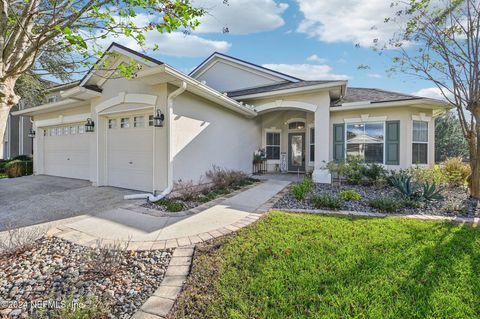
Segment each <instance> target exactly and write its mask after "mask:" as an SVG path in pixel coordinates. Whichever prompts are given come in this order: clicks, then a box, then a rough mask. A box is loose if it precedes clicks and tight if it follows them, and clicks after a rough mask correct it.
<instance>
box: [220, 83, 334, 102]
mask: <svg viewBox="0 0 480 319" xmlns="http://www.w3.org/2000/svg"><path fill="white" fill-rule="evenodd" d="M333 82H338V81H300V82H286V83H279V84H272V85H266V86H259V87H255V88H250V89H244V90H237V91H230V92H227V95H228V96H229V97H233V98H234V97H236V96H242V95H250V94H257V93H264V92H271V91H279V90H286V89H294V88H299V87H305V86H311V85H317V84H324V83H333Z"/></svg>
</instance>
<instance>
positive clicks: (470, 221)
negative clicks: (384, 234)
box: [275, 207, 480, 226]
mask: <svg viewBox="0 0 480 319" xmlns="http://www.w3.org/2000/svg"><path fill="white" fill-rule="evenodd" d="M275 210H278V211H283V212H287V213H301V214H317V215H332V216H354V217H355V216H356V217H374V218H385V217H400V218H409V219H418V220H431V221H446V222H454V223H467V224H473V225H475V226H478V225H480V217H459V216H455V217H448V216H439V215H426V214H425V215H422V214H409V215H406V214H386V213H368V212H356V211H348V210H336V211H333V210H322V209H286V208H281V207H280V208H275Z"/></svg>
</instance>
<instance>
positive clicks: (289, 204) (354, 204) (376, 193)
mask: <svg viewBox="0 0 480 319" xmlns="http://www.w3.org/2000/svg"><path fill="white" fill-rule="evenodd" d="M345 189H353V190H355V191H357V192H358V193H359V194H360V195H361V196H362V199H361V200H351V201H344V203H343V207H342V210H347V211H359V212H374V213H387V212H383V211H379V210H377V209H374V208H372V207H370V206H369V204H368V203H369V201H371V200H373V199H377V198H382V197H394V198H398V199H399V200H400V196H399V193H398V192H397V191H396V189H395V188H393V187H391V186H388V185H382V186H363V185H362V186H361V185H342V186H333V185H329V184H315V186H314V190H313V191H312V192H310V193H309V194H308V195H307V196H306V198H305V199H304V200H302V201H298V200H296V199H295V198H294V197H293V196H292V195H291V193H290V192H286V194H285V195H284V196H283V197H282V198H281V199H280V200H279V201H277V203H276V204H275V205H274V207H275V208H278V209H282V208H284V209H316V207H314V205H313V203H312V201H311V199H312V197H313V196H317V195H325V194H329V195H335V194H337V193H338V192H340V191H342V190H345ZM441 194H442V196H443V199H442V200H438V201H428V202H423V203H422V204H421V207H419V208H408V207H404V208H402V209H400V210H398V211H396V212H394V213H395V214H425V215H440V216H451V217H453V216H461V217H480V205H479V202H478V201H477V200H474V199H471V198H470V197H469V196H468V192H467V189H466V188H464V187H457V188H444V189H443V190H442V193H441Z"/></svg>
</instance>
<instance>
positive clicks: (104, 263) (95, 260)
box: [88, 240, 130, 277]
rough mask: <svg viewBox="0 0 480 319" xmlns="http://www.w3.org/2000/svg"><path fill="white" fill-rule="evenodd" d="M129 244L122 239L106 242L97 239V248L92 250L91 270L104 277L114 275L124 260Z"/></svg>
mask: <svg viewBox="0 0 480 319" xmlns="http://www.w3.org/2000/svg"><path fill="white" fill-rule="evenodd" d="M129 244H130V242H127V243H126V244H123V243H122V242H120V241H114V242H113V243H108V244H104V243H103V241H102V240H97V241H96V243H95V248H94V249H92V250H91V251H90V258H89V263H88V269H89V272H90V273H93V274H95V275H101V276H102V277H109V276H112V275H114V274H115V273H116V272H117V271H119V270H120V268H121V265H122V263H123V262H124V256H125V254H126V253H127V249H128V246H129Z"/></svg>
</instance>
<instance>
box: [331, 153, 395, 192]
mask: <svg viewBox="0 0 480 319" xmlns="http://www.w3.org/2000/svg"><path fill="white" fill-rule="evenodd" d="M325 167H326V169H328V170H329V172H330V173H331V174H332V175H334V176H337V177H338V178H339V179H340V180H341V179H345V180H346V182H347V183H348V184H351V185H357V184H361V183H365V182H367V183H370V184H375V183H379V182H381V181H383V180H385V177H386V171H385V169H384V168H383V167H382V165H379V164H375V163H372V164H366V163H365V162H364V161H363V160H362V159H361V158H360V157H359V156H349V157H348V158H347V160H346V161H344V162H336V161H330V162H328V163H327V164H326V165H325Z"/></svg>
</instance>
